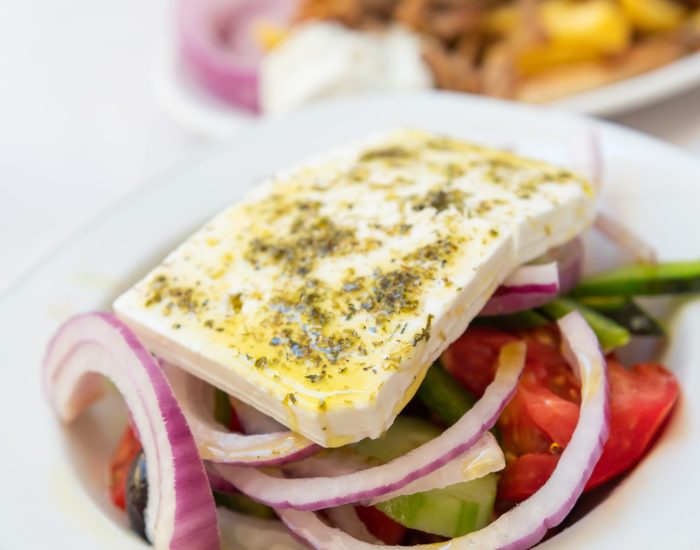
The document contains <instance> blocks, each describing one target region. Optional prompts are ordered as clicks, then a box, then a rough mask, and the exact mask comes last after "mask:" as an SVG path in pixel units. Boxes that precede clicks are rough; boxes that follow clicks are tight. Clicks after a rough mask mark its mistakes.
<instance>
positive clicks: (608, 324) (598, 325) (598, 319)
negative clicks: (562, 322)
mask: <svg viewBox="0 0 700 550" xmlns="http://www.w3.org/2000/svg"><path fill="white" fill-rule="evenodd" d="M574 310H576V311H578V312H579V313H580V314H581V315H583V317H584V319H586V321H587V322H588V324H589V325H590V326H591V328H592V329H593V332H595V334H596V336H597V337H598V341H599V342H600V347H601V348H603V351H604V352H605V353H607V352H609V351H611V350H613V349H615V348H619V347H621V346H624V345H625V344H627V343H628V342H629V341H630V333H629V331H628V330H627V329H626V328H624V327H621V326H620V325H618V324H617V323H616V322H615V321H613V320H612V319H608V318H607V317H605V316H604V315H601V314H600V313H598V312H596V311H594V310H592V309H591V308H588V307H586V306H584V305H582V304H579V303H578V302H576V301H575V300H572V299H570V298H557V299H556V300H552V301H551V302H549V303H548V304H545V305H544V306H542V307H541V308H539V311H541V312H542V313H544V314H545V315H546V316H547V317H549V318H550V319H552V320H553V321H556V320H557V319H559V318H561V317H564V315H566V314H567V313H570V312H572V311H574Z"/></svg>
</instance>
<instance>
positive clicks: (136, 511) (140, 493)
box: [126, 451, 148, 540]
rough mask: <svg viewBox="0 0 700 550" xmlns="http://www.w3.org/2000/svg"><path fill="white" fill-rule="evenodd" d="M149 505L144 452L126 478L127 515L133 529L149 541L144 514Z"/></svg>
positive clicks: (140, 454)
mask: <svg viewBox="0 0 700 550" xmlns="http://www.w3.org/2000/svg"><path fill="white" fill-rule="evenodd" d="M147 503H148V476H147V472H146V456H145V455H144V454H143V451H140V452H139V454H137V455H136V457H135V458H134V460H133V462H132V463H131V466H130V467H129V476H128V477H127V478H126V513H127V515H128V516H129V524H130V525H131V528H132V529H133V530H134V531H136V532H137V533H138V534H139V535H141V536H142V537H143V538H144V539H146V540H148V537H147V536H146V519H145V516H144V513H145V511H146V504H147Z"/></svg>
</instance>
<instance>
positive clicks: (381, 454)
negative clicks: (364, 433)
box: [355, 416, 442, 462]
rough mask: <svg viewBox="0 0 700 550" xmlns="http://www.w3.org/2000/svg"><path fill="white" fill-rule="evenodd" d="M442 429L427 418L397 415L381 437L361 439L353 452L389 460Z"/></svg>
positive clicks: (435, 435)
mask: <svg viewBox="0 0 700 550" xmlns="http://www.w3.org/2000/svg"><path fill="white" fill-rule="evenodd" d="M441 433H442V430H441V429H440V428H438V427H437V426H435V425H434V424H431V423H430V422H428V421H427V420H422V419H420V418H414V417H412V416H397V417H396V420H394V423H393V424H392V426H391V428H389V429H388V430H387V431H386V432H384V434H382V436H381V437H378V438H377V439H363V440H362V441H360V442H359V443H357V444H356V445H355V452H357V453H358V454H360V455H362V456H364V457H366V458H376V459H377V460H379V461H381V462H391V461H392V460H394V459H395V458H396V457H398V456H401V455H405V454H406V453H408V452H409V451H412V450H413V449H415V448H416V447H420V446H421V445H423V443H426V442H428V441H430V440H431V439H433V438H435V437H437V436H439V435H440V434H441Z"/></svg>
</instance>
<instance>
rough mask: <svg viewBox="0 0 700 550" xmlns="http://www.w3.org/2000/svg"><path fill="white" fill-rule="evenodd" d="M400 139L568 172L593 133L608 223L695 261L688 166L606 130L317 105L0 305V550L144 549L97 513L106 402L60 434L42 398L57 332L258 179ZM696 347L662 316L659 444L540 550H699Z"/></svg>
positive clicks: (443, 109)
mask: <svg viewBox="0 0 700 550" xmlns="http://www.w3.org/2000/svg"><path fill="white" fill-rule="evenodd" d="M397 126H414V127H422V128H425V129H426V130H432V131H436V132H443V133H448V134H452V135H454V136H457V137H462V138H465V139H469V140H473V141H477V142H481V143H485V144H491V145H497V146H498V145H500V146H511V147H516V148H517V150H518V151H519V152H522V153H524V154H528V155H532V156H535V157H541V158H545V159H549V160H553V161H560V162H563V161H565V160H566V159H567V158H568V154H569V151H568V149H567V147H568V144H569V143H570V142H571V141H572V140H573V139H575V138H576V136H579V135H581V133H582V132H588V131H590V130H591V128H593V129H594V130H595V131H596V132H597V133H598V135H599V137H600V139H601V143H602V146H603V153H604V158H605V162H606V166H607V172H606V178H605V180H606V181H605V190H604V194H603V198H602V202H603V205H604V206H605V208H606V210H608V211H609V212H610V213H612V214H613V215H615V216H617V217H619V218H620V219H622V220H624V222H625V223H626V224H628V225H629V226H630V227H631V228H632V229H633V230H634V231H636V232H638V233H639V234H640V235H641V236H642V237H643V238H644V239H646V240H647V241H649V242H650V243H651V244H652V245H653V246H655V247H656V248H657V249H658V250H659V252H660V256H661V258H662V259H670V258H691V257H697V256H698V253H699V252H700V250H699V249H698V245H697V239H696V238H694V236H696V235H698V234H699V233H700V217H698V215H697V208H698V204H700V187H698V182H697V174H698V173H700V161H698V159H696V158H693V157H691V156H689V155H687V154H684V153H682V152H680V151H678V150H676V149H674V148H672V147H670V146H668V145H664V144H663V143H661V142H659V141H656V140H653V139H650V138H648V137H646V136H644V135H641V134H639V133H636V132H633V131H630V130H625V129H623V128H620V127H618V126H614V125H611V124H609V123H604V122H597V121H593V120H589V119H586V118H584V117H580V116H577V115H573V114H567V113H560V112H554V111H546V110H542V109H537V108H533V107H527V106H521V105H515V104H510V103H504V102H500V101H495V100H489V99H481V98H470V97H466V96H463V95H458V94H445V93H437V92H433V93H426V94H418V95H412V96H400V97H398V96H393V97H374V98H366V99H358V100H349V101H342V102H337V103H334V104H325V105H319V106H317V107H313V108H310V109H307V110H304V111H300V112H297V113H294V114H291V115H288V116H285V117H281V118H279V119H276V120H269V121H265V122H263V123H261V124H256V125H253V126H252V127H251V128H250V129H248V130H247V131H246V132H244V133H243V134H242V135H241V137H240V138H236V139H232V140H228V141H225V142H222V143H220V144H216V145H214V146H212V147H210V148H209V149H208V150H206V151H205V152H203V154H201V155H199V156H198V157H197V158H195V159H192V160H191V161H188V162H186V163H184V164H182V165H180V166H179V167H177V168H175V169H173V170H171V171H170V172H169V173H167V174H165V175H163V176H162V177H161V178H160V179H159V180H158V181H155V182H153V183H152V184H151V185H148V186H144V187H143V188H141V189H140V190H139V191H138V193H137V194H134V195H132V196H131V197H128V198H127V199H125V200H123V201H121V202H120V203H119V204H116V205H114V206H113V208H112V209H111V210H109V211H107V212H104V213H102V214H101V215H100V216H99V218H97V219H95V220H93V222H92V223H90V224H89V225H87V226H84V227H83V228H82V229H81V230H80V231H78V232H77V233H75V234H74V235H73V237H72V238H71V239H69V240H67V241H66V242H64V243H63V244H62V245H61V246H60V247H59V248H57V249H55V250H54V252H53V253H52V254H50V255H49V256H47V257H46V258H45V259H44V260H43V261H42V262H40V263H39V264H38V265H37V266H36V267H35V268H34V269H33V270H32V271H31V272H29V273H27V274H26V275H25V276H24V277H22V279H21V280H19V281H17V282H16V283H15V284H14V285H13V286H11V287H9V288H8V289H7V290H6V291H4V293H3V294H2V295H0V334H2V335H3V338H2V346H0V364H2V373H3V379H2V384H0V415H2V418H3V419H4V421H3V422H2V423H0V441H2V449H3V451H4V453H3V459H2V460H3V462H2V466H3V467H2V468H0V486H1V487H2V488H3V497H2V498H0V517H1V518H2V529H1V530H0V548H3V549H5V548H7V549H15V548H44V547H47V548H55V547H57V548H70V549H71V550H88V549H89V550H93V549H95V548H100V549H108V550H109V549H114V550H126V549H139V548H140V549H144V550H145V548H147V546H146V545H145V544H144V543H142V542H141V541H140V540H139V539H138V538H137V537H136V536H135V535H133V534H132V533H130V532H129V531H127V530H124V529H122V527H121V526H120V522H121V524H123V523H124V518H123V516H122V515H120V514H119V513H118V512H117V511H116V510H114V509H113V508H112V507H110V506H109V503H108V497H107V490H106V477H105V476H106V467H105V464H106V462H107V458H106V457H107V456H108V454H109V453H110V452H111V450H112V449H111V445H113V444H114V442H115V441H116V439H117V438H118V436H119V430H118V429H117V428H116V427H115V424H118V423H120V422H124V417H123V416H122V415H116V416H115V414H114V410H117V409H118V408H117V409H115V408H114V405H115V403H112V404H111V405H110V403H106V404H101V405H100V406H99V407H97V409H96V410H93V411H92V412H91V413H89V414H87V415H86V416H84V417H82V418H81V419H80V420H79V421H78V423H77V425H76V426H74V427H73V428H72V429H70V430H63V429H61V428H60V426H59V425H58V423H57V422H56V420H55V418H54V416H53V414H52V413H51V411H50V410H49V408H48V406H47V405H46V403H45V401H44V399H43V396H42V392H41V387H40V377H39V369H40V364H41V357H42V354H43V349H44V347H45V345H46V342H47V340H48V338H49V337H50V335H51V334H52V332H53V331H54V330H55V329H56V328H57V326H58V325H59V324H60V323H61V322H62V321H64V320H65V319H66V318H67V317H68V316H70V315H72V314H75V313H77V312H81V311H86V310H91V309H99V308H109V307H110V304H111V302H112V300H113V299H114V297H115V296H117V295H118V294H119V293H120V292H122V291H123V290H125V289H126V288H127V287H128V286H130V285H131V284H132V283H133V282H135V281H136V280H137V279H138V278H139V277H140V276H141V275H143V274H144V273H145V272H146V270H148V269H149V268H150V266H152V265H154V264H155V263H156V262H158V261H159V260H160V259H161V258H162V257H163V256H164V255H165V253H167V252H168V251H169V250H171V249H172V248H173V247H174V246H175V245H176V244H178V243H179V242H180V241H181V240H182V239H183V238H184V237H185V236H186V235H187V234H189V233H190V232H191V231H192V230H194V229H195V228H196V227H198V226H199V225H200V224H202V223H203V222H204V221H205V220H207V219H208V218H209V217H210V216H211V215H212V214H214V213H216V212H217V211H219V210H220V209H221V208H222V207H224V206H225V205H227V204H228V203H230V202H231V201H233V200H236V199H237V198H239V197H240V196H241V195H242V194H243V193H244V192H245V190H246V189H247V188H249V187H250V186H251V185H253V184H254V183H255V182H257V181H259V180H260V179H261V178H263V177H265V176H266V175H269V174H270V173H272V172H274V171H276V170H277V169H280V168H282V167H285V166H288V165H290V164H293V163H296V162H298V161H299V160H301V159H303V158H304V157H307V156H309V155H314V154H317V153H319V152H320V151H323V150H326V149H328V148H330V147H333V146H336V145H339V144H343V143H345V142H347V141H348V140H351V139H355V138H358V137H361V136H364V135H365V134H368V133H371V132H376V131H381V130H386V129H389V128H392V127H397ZM699 333H700V302H698V301H697V300H696V301H694V302H689V303H688V304H687V305H686V306H685V307H684V308H682V310H681V311H679V312H678V313H677V314H676V315H675V316H674V319H673V322H672V326H671V329H670V334H671V342H670V346H669V348H668V350H667V351H666V353H665V356H664V357H663V358H662V359H663V361H664V362H665V363H667V364H668V366H669V367H670V368H671V369H673V370H674V372H675V373H676V374H677V376H678V378H679V380H680V382H681V385H682V387H683V391H684V398H683V399H682V400H681V402H680V404H679V406H678V407H677V410H676V412H675V415H674V417H673V418H672V420H671V422H670V424H669V426H668V427H667V429H666V431H665V432H664V434H663V435H662V437H661V438H660V440H659V441H658V442H657V444H656V446H655V448H654V450H653V452H652V453H650V455H649V456H648V457H646V458H645V459H644V461H643V462H642V463H641V464H640V465H639V466H638V467H637V468H636V469H635V471H634V472H632V474H631V475H629V476H627V477H626V478H625V479H624V480H623V481H622V482H621V483H620V484H619V486H618V487H616V489H615V490H614V491H613V492H612V494H611V495H610V496H608V498H607V499H606V500H605V501H604V502H603V503H602V504H601V505H600V506H599V507H597V508H595V509H594V510H593V511H592V512H590V513H589V514H588V515H587V516H585V517H584V518H583V519H582V520H580V521H579V522H577V523H575V524H574V525H573V526H571V527H569V528H568V529H566V530H565V531H563V532H562V533H560V534H559V535H557V536H556V537H554V538H552V539H550V540H549V541H547V542H546V543H545V544H544V545H543V546H544V547H546V548H551V549H567V550H587V549H589V548H593V547H595V548H596V549H597V550H619V549H622V548H663V547H668V548H674V549H675V550H693V549H696V548H700V524H699V523H698V522H697V521H696V515H697V513H696V510H697V495H698V493H700V478H699V477H698V476H697V464H698V463H700V440H699V439H698V437H697V434H698V433H699V430H700V399H697V397H696V396H697V395H700V376H698V372H700V370H699V367H700V340H699V339H698V338H697V334H699ZM113 401H116V400H114V399H113ZM110 407H111V408H110ZM105 420H108V421H109V422H111V424H105V423H104V422H105ZM236 550H238V549H236Z"/></svg>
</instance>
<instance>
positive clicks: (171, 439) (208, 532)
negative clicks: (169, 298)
mask: <svg viewBox="0 0 700 550" xmlns="http://www.w3.org/2000/svg"><path fill="white" fill-rule="evenodd" d="M102 376H105V377H107V378H109V379H110V380H111V381H112V382H113V383H114V385H115V386H116V387H117V389H118V390H119V391H120V392H121V394H122V396H123V397H124V400H125V401H126V405H127V407H128V408H129V412H130V414H131V417H132V419H133V422H134V423H135V425H136V427H137V428H138V433H139V439H140V440H141V444H142V445H143V449H144V453H145V455H146V464H147V469H148V477H149V483H148V504H147V506H146V512H145V517H146V534H147V535H148V538H149V539H150V540H151V541H152V542H153V544H154V545H155V547H156V548H169V549H171V550H218V549H219V548H220V543H219V532H218V527H217V516H216V508H215V506H214V499H213V497H212V493H211V490H210V488H209V482H208V480H207V476H206V473H205V471H204V466H203V465H202V461H201V459H200V458H199V453H198V452H197V446H196V445H195V442H194V438H193V437H192V434H191V433H190V430H189V428H188V426H187V422H186V421H185V417H184V415H183V414H182V411H181V410H180V407H179V405H178V403H177V400H176V399H175V395H174V394H173V392H172V390H171V388H170V384H169V383H168V380H167V379H166V377H165V375H164V373H163V371H162V370H161V367H160V365H159V364H158V363H157V362H156V360H155V359H154V358H153V357H152V356H151V355H150V354H149V353H148V351H147V350H146V348H144V347H143V345H142V344H141V343H140V342H139V341H138V339H137V338H136V336H135V335H134V334H133V333H132V332H131V330H129V329H128V328H127V327H126V326H125V325H124V324H122V323H121V321H119V320H118V319H117V318H116V317H115V316H114V315H112V314H111V313H99V312H98V313H88V314H84V315H79V316H77V317H73V318H72V319H70V320H69V321H67V322H66V323H65V324H64V325H63V326H62V327H61V328H60V329H59V330H58V332H57V333H56V334H55V336H54V337H53V339H52V340H51V342H50V344H49V347H48V350H47V352H46V357H45V358H44V366H43V380H44V387H45V390H46V394H47V396H48V398H49V401H50V402H51V404H52V406H53V408H54V409H55V411H56V413H57V415H58V417H59V418H60V419H61V420H62V421H64V422H71V421H72V420H74V419H75V418H76V417H77V416H78V415H79V414H80V413H81V412H82V411H83V410H84V409H85V408H86V407H87V406H88V405H90V404H91V403H92V402H93V401H94V400H95V399H97V398H98V397H99V396H100V394H101V392H100V388H101V387H102Z"/></svg>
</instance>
